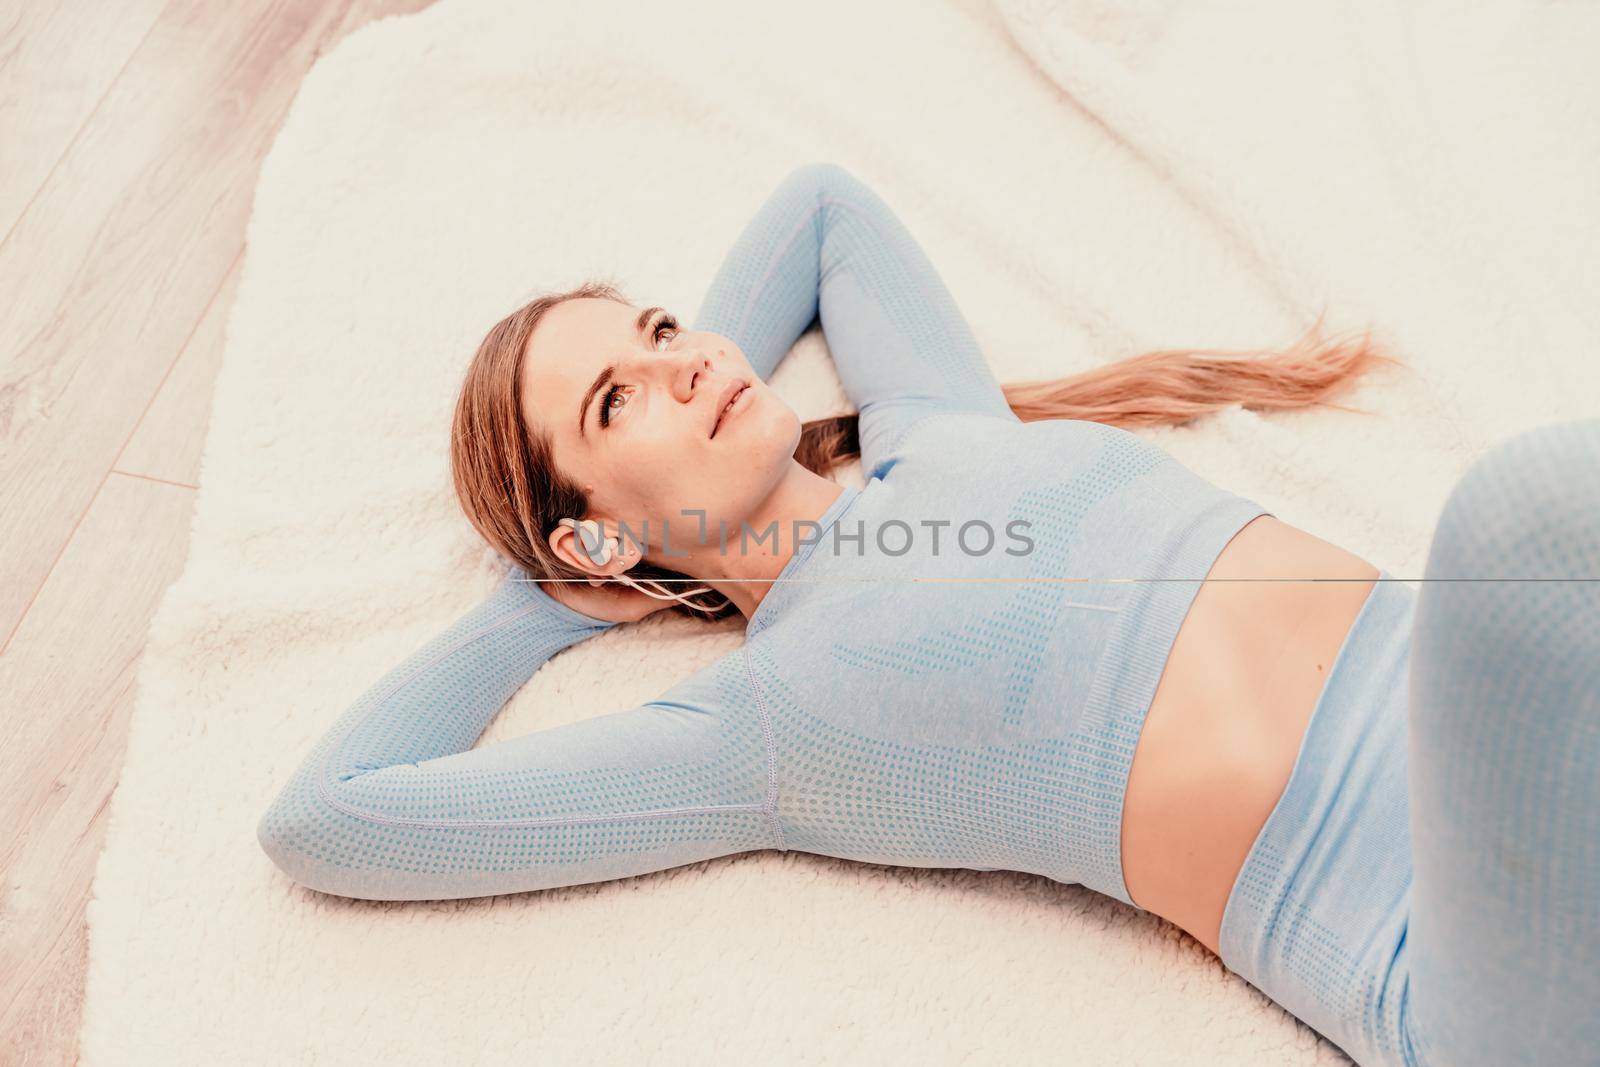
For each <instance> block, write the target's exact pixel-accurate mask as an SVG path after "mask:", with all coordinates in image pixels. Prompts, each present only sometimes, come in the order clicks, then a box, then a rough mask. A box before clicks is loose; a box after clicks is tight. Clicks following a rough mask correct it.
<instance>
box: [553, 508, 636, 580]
mask: <svg viewBox="0 0 1600 1067" xmlns="http://www.w3.org/2000/svg"><path fill="white" fill-rule="evenodd" d="M549 542H550V550H551V551H552V552H554V553H555V554H556V555H557V556H558V557H560V558H561V559H562V560H564V561H565V562H567V563H570V564H571V565H572V566H574V567H576V568H578V569H579V570H581V571H584V572H586V573H588V574H590V575H594V576H595V577H593V578H592V579H591V580H590V584H592V585H599V584H600V579H601V578H606V577H610V576H612V575H614V574H616V573H618V572H619V571H625V570H627V569H628V568H629V567H630V566H632V563H631V562H628V561H627V560H626V559H625V558H624V554H623V553H622V552H621V551H620V550H619V549H618V546H617V539H616V538H615V537H608V536H606V533H605V526H604V524H603V522H602V521H600V520H592V519H584V520H578V519H570V518H564V519H562V520H561V521H560V522H559V523H557V524H556V527H555V529H553V530H551V531H550V537H549Z"/></svg>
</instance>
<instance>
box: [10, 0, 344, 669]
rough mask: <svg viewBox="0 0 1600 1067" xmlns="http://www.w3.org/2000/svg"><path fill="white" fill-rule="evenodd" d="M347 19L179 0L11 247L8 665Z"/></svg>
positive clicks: (339, 10)
mask: <svg viewBox="0 0 1600 1067" xmlns="http://www.w3.org/2000/svg"><path fill="white" fill-rule="evenodd" d="M349 16H350V9H349V8H348V7H347V6H346V5H345V4H328V3H324V2H322V0H259V2H257V3H254V4H250V5H243V4H214V3H210V2H208V0H172V2H171V3H170V4H169V5H168V6H167V8H166V9H165V10H163V12H162V14H161V17H160V19H159V20H158V21H157V23H156V25H155V27H154V28H153V29H152V30H151V32H150V34H149V36H147V37H146V38H145V40H144V42H143V43H142V44H141V45H140V47H139V49H138V50H137V51H136V52H135V53H134V55H133V57H132V58H131V59H130V60H129V62H128V65H127V67H126V69H124V70H123V72H122V74H121V75H120V76H119V77H118V78H117V80H116V82H115V83H114V84H113V85H112V87H111V89H110V90H109V92H108V93H107V94H106V98H105V100H104V101H103V102H102V104H101V105H100V107H99V108H98V109H97V110H96V111H95V113H94V115H93V116H91V117H90V119H89V121H88V123H87V124H86V125H85V126H84V129H83V132H82V133H81V134H80V135H79V136H78V137H77V138H76V140H74V141H73V143H72V146H71V148H70V149H69V150H68V152H67V155H66V156H65V157H64V158H63V159H62V161H61V162H60V164H59V165H58V166H57V167H56V169H55V171H54V173H53V174H52V175H51V177H50V180H49V181H48V182H47V183H46V185H45V187H44V188H43V189H42V190H41V191H40V193H39V195H38V196H37V197H36V198H35V199H34V200H33V202H32V204H31V205H30V206H29V208H28V211H27V212H26V214H24V215H23V217H22V218H21V219H19V220H18V222H17V225H16V227H15V228H14V229H13V231H12V233H11V236H10V238H9V239H8V240H7V241H6V243H5V244H4V245H3V246H0V292H3V293H5V294H6V300H5V301H4V302H3V303H0V353H4V354H5V356H6V359H7V362H6V364H5V365H3V366H0V558H4V559H5V560H6V564H7V565H6V568H5V572H4V577H3V580H0V635H4V636H3V638H0V648H3V647H4V644H5V643H6V642H8V641H9V640H10V635H11V634H12V633H13V632H14V631H15V629H16V626H17V623H18V621H19V620H20V618H21V616H22V614H23V612H24V611H25V610H26V608H27V604H28V602H29V600H30V599H31V597H32V596H33V595H34V593H35V591H36V590H38V588H39V587H40V585H41V584H42V582H43V581H44V577H45V575H46V573H47V572H48V571H49V569H50V567H51V566H52V564H53V563H54V561H55V558H56V556H57V555H58V554H59V550H60V546H61V545H62V544H64V543H65V541H66V539H67V537H68V536H69V535H70V531H71V530H72V528H73V526H74V525H75V523H76V522H77V521H78V519H79V517H80V516H81V515H83V513H84V511H85V510H86V509H87V508H88V505H89V502H90V500H91V499H92V498H93V496H94V493H95V489H96V487H97V486H98V484H99V482H100V479H101V478H102V477H103V476H104V475H105V473H106V471H107V470H109V469H110V467H111V465H112V462H113V460H114V459H115V458H116V456H117V455H118V453H120V452H121V450H122V447H123V445H124V444H126V443H127V441H128V439H129V437H130V436H131V435H132V433H133V430H134V428H135V427H136V426H137V424H138V422H139V420H140V418H141V417H142V416H143V414H144V412H145V410H146V409H147V407H148V406H149V404H150V402H151V400H152V398H153V397H154V395H155V392H156V389H157V386H158V385H159V383H160V382H161V381H162V380H163V379H164V378H165V377H166V375H167V373H168V370H169V369H170V367H171V366H172V362H173V360H174V359H175V358H176V357H177V354H178V353H179V351H180V350H181V349H182V347H183V345H184V343H185V341H186V340H187V339H188V337H189V336H190V334H191V333H192V332H193V331H194V329H195V327H196V326H197V325H198V323H199V321H200V318H201V315H202V313H203V312H204V309H205V308H206V306H207V305H208V304H209V303H210V301H211V299H212V297H213V295H214V294H215V293H216V291H217V288H218V286H219V284H220V283H221V281H222V278H223V276H224V274H225V273H226V271H227V269H228V267H229V265H230V264H231V263H232V262H233V260H234V257H235V256H236V255H237V254H238V252H239V248H240V245H241V241H242V240H243V232H244V225H245V223H246V221H247V217H248V214H249V210H250V204H251V200H252V194H253V190H254V185H255V177H256V174H257V172H258V170H259V164H260V160H261V158H262V156H263V155H264V154H265V151H266V148H267V147H268V145H269V144H270V142H271V138H272V136H273V134H274V133H275V131H276V129H277V126H278V124H279V123H280V122H281V120H282V117H283V115H284V113H285V112H286V110H287V108H288V105H289V103H290V101H291V100H292V99H293V96H294V92H295V90H296V88H297V87H298V85H299V81H300V78H301V76H302V75H303V74H304V71H305V70H306V68H307V67H308V66H309V65H310V62H311V60H312V58H313V57H314V56H315V54H316V52H317V50H318V49H319V48H320V47H323V46H325V45H326V44H327V43H328V40H329V36H330V34H331V33H333V32H335V31H336V30H337V29H338V28H340V27H342V26H346V25H348V24H349V22H348V19H349Z"/></svg>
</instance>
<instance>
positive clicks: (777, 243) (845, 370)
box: [695, 163, 1016, 478]
mask: <svg viewBox="0 0 1600 1067" xmlns="http://www.w3.org/2000/svg"><path fill="white" fill-rule="evenodd" d="M819 314H820V316H821V320H822V330H823V334H824V336H825V337H826V338H827V342H828V349H829V351H830V352H832V354H833V361H834V366H835V368H836V369H837V370H838V373H839V379H840V381H842V382H843V383H844V387H845V392H846V393H847V394H848V395H849V397H850V399H851V401H852V402H853V403H854V404H855V405H856V408H857V410H858V411H859V412H860V414H861V420H860V425H859V428H858V432H859V436H860V439H861V446H862V447H861V461H862V465H863V468H864V469H865V471H866V473H867V476H868V477H869V478H870V477H872V476H873V474H875V473H878V471H877V466H878V461H879V460H880V459H882V458H883V457H885V456H886V455H887V454H888V452H889V451H890V449H892V448H893V446H894V444H895V443H896V442H897V441H898V440H899V437H900V435H901V434H902V433H904V432H905V430H906V429H908V428H909V427H910V426H911V424H912V423H914V422H915V421H916V420H918V419H920V418H922V417H923V416H925V415H928V414H930V413H932V412H936V411H972V412H982V413H987V414H993V415H996V416H999V417H1001V418H1006V419H1013V420H1015V419H1016V415H1015V414H1014V413H1013V412H1012V410H1011V407H1010V405H1008V404H1007V403H1006V399H1005V395H1004V393H1002V392H1001V389H1000V385H999V383H998V382H997V381H995V378H994V375H993V374H992V373H991V372H990V370H989V365H988V363H987V362H986V361H985V359H984V357H983V352H982V351H981V350H980V349H979V347H978V343H977V341H976V340H975V339H974V338H973V336H972V331H971V329H970V328H969V327H968V325H967V322H966V320H965V319H964V318H963V317H962V315H961V312H960V309H958V308H957V307H956V304H955V301H954V299H953V298H952V297H951V295H950V293H949V291H948V290H946V289H945V286H944V283H943V282H942V281H941V280H940V278H939V275H938V272H937V271H935V270H934V267H933V265H932V264H931V263H930V262H929V261H928V257H927V256H926V255H925V254H924V253H923V251H922V249H921V247H920V246H919V245H918V244H917V242H916V240H915V239H914V238H913V237H912V236H911V234H910V232H909V231H908V230H907V229H906V227H905V225H904V224H903V223H902V222H901V221H900V220H899V219H898V218H897V217H896V216H895V214H894V213H893V212H892V211H891V210H890V209H889V206H888V205H887V204H886V203H884V201H883V199H882V198H881V197H879V196H878V195H877V194H876V193H874V192H873V191H872V190H871V189H870V188H868V187H867V186H866V185H865V184H863V183H862V182H861V181H860V180H859V179H857V178H856V177H855V176H853V175H852V174H851V173H850V172H849V171H847V170H845V169H844V168H842V167H840V166H838V165H836V164H832V163H812V164H807V165H805V166H802V167H799V168H797V169H796V170H794V171H793V172H791V173H790V174H789V176H788V177H786V178H785V179H784V180H783V181H782V182H781V183H779V185H778V187H777V189H776V190H775V191H774V192H773V193H772V194H771V195H770V196H769V197H768V199H767V201H766V202H765V203H764V204H763V205H762V206H761V207H760V209H759V210H758V211H757V212H756V215H755V217H754V218H753V219H752V220H751V221H750V223H749V224H748V225H747V226H746V227H745V229H744V231H743V232H742V233H741V234H740V235H739V237H738V239H737V240H736V241H735V243H734V245H733V248H732V249H731V250H730V251H729V253H728V255H727V257H726V258H725V260H724V261H723V264H722V266H721V267H720V268H719V269H718V271H717V275H716V277H715V278H714V279H713V280H712V283H711V286H710V288H709V289H708V291H707V294H706V297H705V299H704V301H702V304H701V307H700V311H699V313H698V314H697V315H696V320H695V328H696V329H701V330H709V331H712V332H715V333H720V334H722V335H724V336H726V337H731V338H732V339H733V340H734V341H735V342H736V343H737V344H738V345H739V347H740V348H742V349H743V350H744V353H745V356H746V357H747V358H748V359H749V360H750V364H751V366H752V367H754V368H755V370H756V372H757V373H758V374H760V375H761V376H762V377H763V378H766V377H768V376H769V375H770V374H771V373H772V371H773V369H774V368H775V367H776V366H777V364H778V361H779V360H781V359H782V358H783V356H784V354H785V353H786V352H788V351H789V349H790V348H791V347H793V345H794V343H795V341H797V340H798V339H799V337H800V335H801V334H802V333H804V332H805V331H806V330H807V329H808V328H809V327H810V325H811V323H812V322H813V321H814V320H815V319H816V318H817V317H818V315H819Z"/></svg>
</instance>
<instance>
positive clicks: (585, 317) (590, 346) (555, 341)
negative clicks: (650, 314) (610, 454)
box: [522, 297, 638, 436]
mask: <svg viewBox="0 0 1600 1067" xmlns="http://www.w3.org/2000/svg"><path fill="white" fill-rule="evenodd" d="M637 313H638V312H637V310H636V309H635V308H633V307H632V306H631V305H629V304H624V303H621V302H619V301H616V300H607V299H605V298H604V297H580V298H577V299H573V300H563V301H562V302H561V303H559V304H557V305H556V306H555V307H553V308H551V309H550V310H549V311H546V312H545V313H544V316H543V317H542V318H540V320H539V325H538V326H536V327H535V328H534V330H533V335H532V336H531V337H529V338H528V347H527V350H526V352H525V353H524V355H523V361H522V363H523V367H522V380H523V390H522V392H523V396H522V400H523V407H524V410H525V412H526V415H525V417H526V418H527V419H529V421H530V422H533V423H535V424H536V425H538V426H540V427H541V428H542V429H544V430H545V431H546V432H556V433H560V434H561V435H562V436H567V435H568V434H570V435H571V436H577V434H578V405H579V403H580V401H581V400H582V398H583V393H584V391H585V390H586V389H587V388H588V387H589V384H590V383H591V382H593V381H594V378H595V375H597V374H599V373H600V371H601V369H602V368H604V367H605V366H606V365H607V364H608V363H610V362H611V361H612V360H614V359H616V358H617V356H618V355H619V354H621V353H622V352H623V351H625V350H626V347H627V343H628V339H629V338H630V337H631V336H632V331H633V324H634V318H635V316H636V315H637ZM568 408H570V409H571V410H570V411H569V410H567V409H568ZM569 422H570V423H571V425H570V426H566V425H564V424H565V423H569Z"/></svg>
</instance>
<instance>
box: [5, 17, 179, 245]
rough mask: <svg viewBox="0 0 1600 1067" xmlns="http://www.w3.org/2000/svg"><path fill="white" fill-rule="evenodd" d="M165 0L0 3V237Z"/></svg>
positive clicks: (78, 128) (32, 194) (59, 157)
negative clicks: (2, 146)
mask: <svg viewBox="0 0 1600 1067" xmlns="http://www.w3.org/2000/svg"><path fill="white" fill-rule="evenodd" d="M165 3H166V0H118V2H117V3H114V4H106V3H99V2H97V0H25V2H23V3H8V4H3V5H0V145H4V146H5V149H4V151H0V241H3V240H4V237H5V235H6V234H9V233H10V232H11V227H12V226H13V225H15V224H16V221H17V219H18V217H19V216H21V214H22V212H23V209H24V208H25V207H27V205H28V202H29V201H30V200H32V199H33V196H34V194H35V193H37V192H38V191H39V188H40V186H41V185H43V184H44V181H45V178H46V177H47V176H48V175H49V174H50V171H51V169H52V168H53V167H54V166H55V165H56V163H57V161H58V160H60V159H61V155H62V153H63V152H65V151H66V148H67V146H68V145H69V144H71V143H72V139H73V138H74V137H76V136H77V135H78V131H79V130H80V129H82V128H83V124H84V122H85V121H86V120H87V119H88V118H89V116H90V114H92V113H93V112H94V109H95V106H96V105H97V104H98V103H99V102H100V98H101V97H102V96H104V95H105V92H106V89H107V88H109V87H110V85H111V83H112V82H114V81H115V80H116V78H117V75H118V73H120V72H121V70H122V67H123V64H125V63H126V62H127V61H128V57H129V56H131V55H133V51H134V49H135V48H137V47H138V46H139V42H140V41H142V40H144V36H145V34H146V33H148V32H149V31H150V28H151V27H152V26H154V25H155V22H156V17H157V16H158V15H160V14H161V8H162V5H163V4H165Z"/></svg>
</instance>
